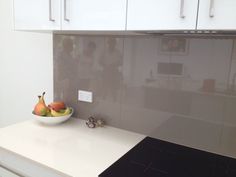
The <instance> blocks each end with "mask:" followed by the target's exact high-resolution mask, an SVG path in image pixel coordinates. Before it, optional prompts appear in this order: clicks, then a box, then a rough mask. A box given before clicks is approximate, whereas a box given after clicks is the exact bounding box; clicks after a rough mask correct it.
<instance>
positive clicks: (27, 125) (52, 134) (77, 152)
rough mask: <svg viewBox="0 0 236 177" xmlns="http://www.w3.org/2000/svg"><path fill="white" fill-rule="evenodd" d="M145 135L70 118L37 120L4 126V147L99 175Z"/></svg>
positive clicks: (76, 175) (70, 170)
mask: <svg viewBox="0 0 236 177" xmlns="http://www.w3.org/2000/svg"><path fill="white" fill-rule="evenodd" d="M144 137H145V136H144V135H141V134H137V133H133V132H129V131H125V130H121V129H117V128H113V127H109V126H106V127H103V128H95V129H89V128H87V127H86V125H85V121H84V120H81V119H74V118H73V119H70V120H69V121H67V122H66V123H64V124H61V125H58V126H45V125H42V124H39V123H38V122H36V121H35V120H30V121H26V122H23V123H19V124H15V125H11V126H9V127H6V128H1V129H0V148H2V149H5V150H7V151H9V152H12V153H14V154H17V155H20V156H22V157H24V158H26V159H29V160H32V161H34V162H36V163H39V164H41V165H43V166H46V167H49V168H51V169H54V170H56V171H59V172H62V173H63V174H66V175H68V176H73V177H97V176H98V175H99V174H100V173H101V172H103V171H104V170H105V169H106V168H108V167H109V166H110V165H111V164H112V163H114V162H115V161H116V160H118V159H119V158H120V157H121V156H122V155H124V154H125V153H126V152H127V151H128V150H130V149H131V148H132V147H134V146H135V145H136V144H137V143H138V142H140V141H141V140H142V139H143V138H144Z"/></svg>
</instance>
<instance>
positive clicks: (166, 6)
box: [127, 0, 220, 30]
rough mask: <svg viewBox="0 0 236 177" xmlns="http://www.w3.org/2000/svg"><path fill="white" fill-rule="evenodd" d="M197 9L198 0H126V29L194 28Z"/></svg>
mask: <svg viewBox="0 0 236 177" xmlns="http://www.w3.org/2000/svg"><path fill="white" fill-rule="evenodd" d="M219 1H220V0H219ZM197 10H198V0H128V12H127V30H194V29H195V28H196V21H197Z"/></svg>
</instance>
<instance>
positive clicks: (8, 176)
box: [0, 167, 20, 177]
mask: <svg viewBox="0 0 236 177" xmlns="http://www.w3.org/2000/svg"><path fill="white" fill-rule="evenodd" d="M0 177H20V176H18V175H16V174H15V173H12V172H10V171H8V170H6V169H4V168H2V167H0Z"/></svg>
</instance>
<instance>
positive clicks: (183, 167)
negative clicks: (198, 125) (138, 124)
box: [99, 137, 236, 177]
mask: <svg viewBox="0 0 236 177" xmlns="http://www.w3.org/2000/svg"><path fill="white" fill-rule="evenodd" d="M99 177H236V159H233V158H230V157H225V156H221V155H217V154H213V153H209V152H205V151H201V150H197V149H193V148H189V147H185V146H181V145H177V144H174V143H169V142H166V141H162V140H158V139H154V138H151V137H146V138H145V139H143V140H142V141H141V142H140V143H138V144H137V145H136V146H135V147H134V148H133V149H131V150H130V151H129V152H127V153H126V154H125V155H124V156H123V157H121V158H120V159H119V160H118V161H116V162H115V163H114V164H112V165H111V166H110V167H109V168H108V169H106V170H105V171H104V172H103V173H101V174H100V175H99Z"/></svg>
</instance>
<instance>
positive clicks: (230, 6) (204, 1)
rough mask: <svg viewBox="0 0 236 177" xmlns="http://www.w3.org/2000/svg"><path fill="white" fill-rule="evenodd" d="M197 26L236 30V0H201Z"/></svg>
mask: <svg viewBox="0 0 236 177" xmlns="http://www.w3.org/2000/svg"><path fill="white" fill-rule="evenodd" d="M197 27H198V29H200V30H203V29H205V30H236V0H200V4H199V15H198V26H197Z"/></svg>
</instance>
